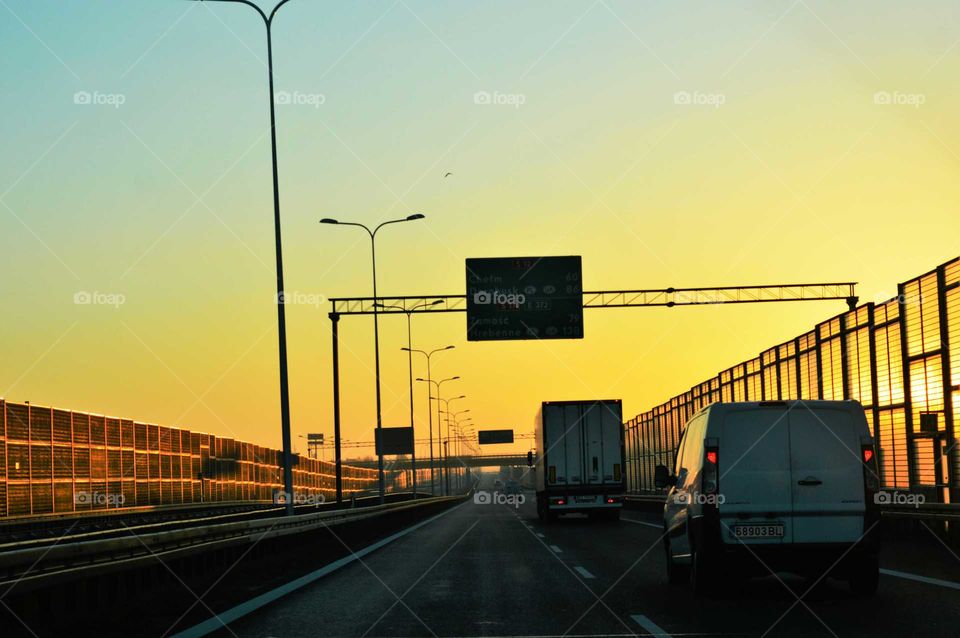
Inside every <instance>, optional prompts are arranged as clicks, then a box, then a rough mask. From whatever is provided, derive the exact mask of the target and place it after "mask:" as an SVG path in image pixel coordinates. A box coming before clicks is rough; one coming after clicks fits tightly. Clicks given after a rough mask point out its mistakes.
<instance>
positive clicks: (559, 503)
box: [531, 399, 626, 521]
mask: <svg viewBox="0 0 960 638" xmlns="http://www.w3.org/2000/svg"><path fill="white" fill-rule="evenodd" d="M537 420H538V423H537V431H536V441H537V456H536V491H537V514H538V515H539V516H540V519H541V520H543V521H553V520H556V518H557V517H558V516H559V515H561V514H572V513H584V514H587V515H589V516H590V518H603V519H609V520H618V519H619V518H620V510H621V508H622V507H623V497H624V492H625V491H626V484H625V479H624V464H625V458H624V445H623V407H622V404H621V402H620V400H619V399H615V400H598V401H545V402H544V403H543V404H542V405H541V406H540V411H539V413H538V418H537ZM531 456H532V455H531ZM531 460H532V458H531Z"/></svg>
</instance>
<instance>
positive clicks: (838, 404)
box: [697, 399, 863, 414]
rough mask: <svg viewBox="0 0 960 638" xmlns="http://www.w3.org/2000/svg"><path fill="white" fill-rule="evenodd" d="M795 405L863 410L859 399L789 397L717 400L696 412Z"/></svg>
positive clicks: (789, 408) (812, 408)
mask: <svg viewBox="0 0 960 638" xmlns="http://www.w3.org/2000/svg"><path fill="white" fill-rule="evenodd" d="M797 407H805V408H809V409H811V410H816V409H833V410H837V409H847V410H854V409H856V410H863V405H861V404H860V402H859V401H853V400H846V401H824V400H821V399H791V400H787V401H718V402H716V403H711V404H710V405H708V406H706V407H704V408H702V409H701V410H700V411H699V412H697V414H700V413H702V412H706V411H708V410H709V411H710V412H715V411H717V412H729V411H732V410H742V409H743V408H757V409H762V408H786V409H787V410H792V409H794V408H797Z"/></svg>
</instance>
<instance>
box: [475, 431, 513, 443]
mask: <svg viewBox="0 0 960 638" xmlns="http://www.w3.org/2000/svg"><path fill="white" fill-rule="evenodd" d="M477 438H478V439H479V440H480V445H489V444H492V443H513V430H480V431H478V432H477Z"/></svg>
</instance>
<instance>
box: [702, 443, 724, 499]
mask: <svg viewBox="0 0 960 638" xmlns="http://www.w3.org/2000/svg"><path fill="white" fill-rule="evenodd" d="M706 444H707V445H706V450H705V452H704V455H703V456H704V462H703V474H702V475H701V483H700V489H701V490H702V491H703V493H704V494H716V493H717V492H718V491H719V490H720V448H719V446H718V445H717V440H716V439H712V438H711V439H707V441H706Z"/></svg>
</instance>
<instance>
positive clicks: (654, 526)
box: [620, 516, 663, 529]
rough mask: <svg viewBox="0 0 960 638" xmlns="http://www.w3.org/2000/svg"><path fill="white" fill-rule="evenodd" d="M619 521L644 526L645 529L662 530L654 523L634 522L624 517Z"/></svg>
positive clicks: (661, 527)
mask: <svg viewBox="0 0 960 638" xmlns="http://www.w3.org/2000/svg"><path fill="white" fill-rule="evenodd" d="M620 520H621V521H626V522H628V523H636V524H637V525H646V526H647V527H652V528H654V529H663V525H657V524H656V523H648V522H646V521H635V520H633V519H632V518H627V517H625V516H621V517H620Z"/></svg>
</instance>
